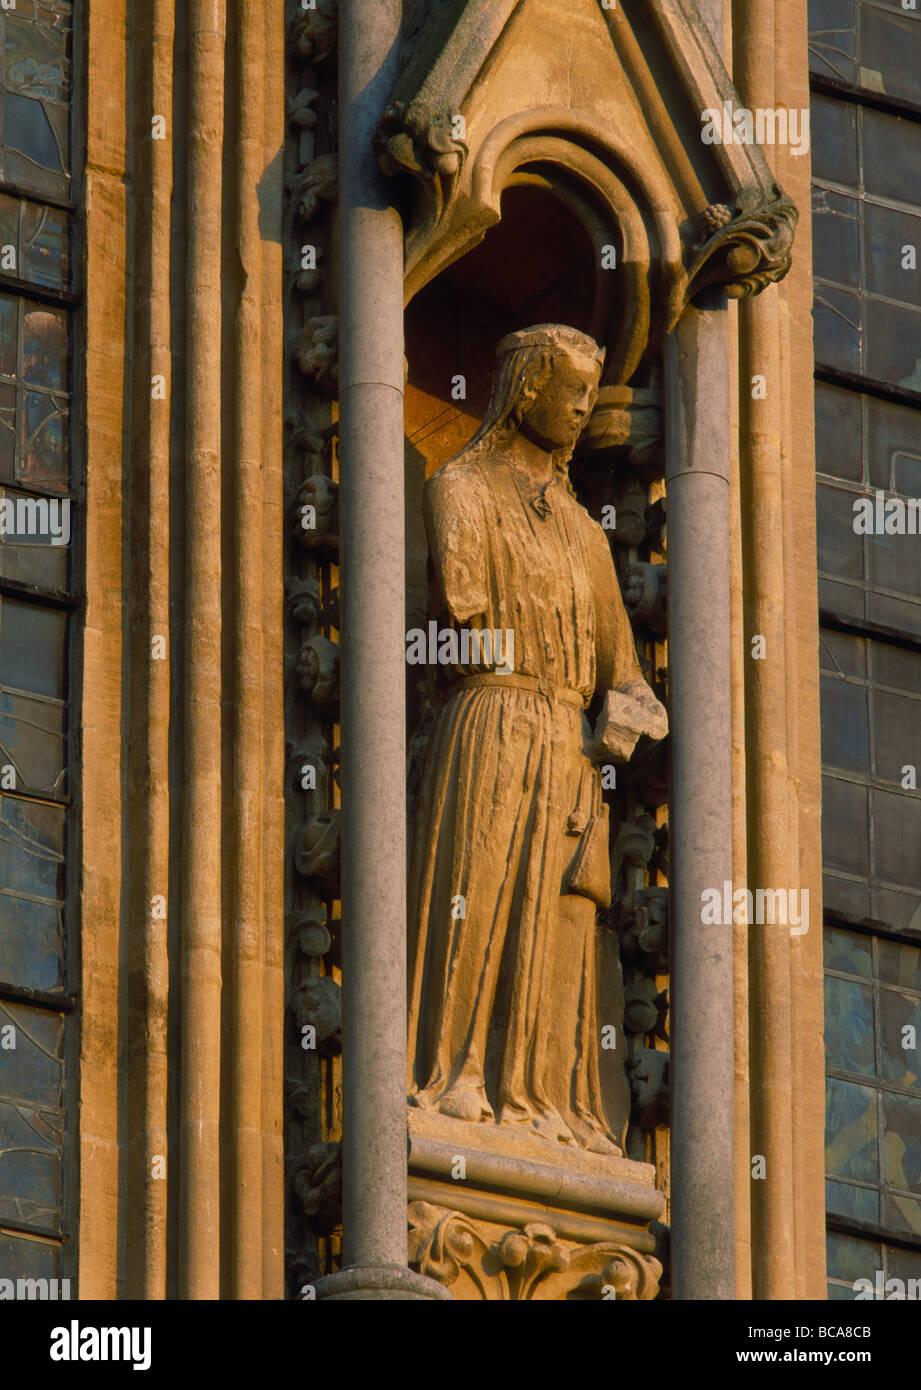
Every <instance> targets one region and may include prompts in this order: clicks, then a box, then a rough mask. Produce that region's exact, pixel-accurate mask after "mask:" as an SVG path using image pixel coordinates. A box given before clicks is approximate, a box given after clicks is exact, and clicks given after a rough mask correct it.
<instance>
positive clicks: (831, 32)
mask: <svg viewBox="0 0 921 1390" xmlns="http://www.w3.org/2000/svg"><path fill="white" fill-rule="evenodd" d="M856 58H857V21H856V16H855V13H854V0H809V68H810V71H811V72H817V73H821V74H822V75H823V76H825V77H835V78H837V79H838V80H839V81H841V82H854V81H855V78H856V72H857V62H856Z"/></svg>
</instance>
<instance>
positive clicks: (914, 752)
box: [870, 689, 921, 852]
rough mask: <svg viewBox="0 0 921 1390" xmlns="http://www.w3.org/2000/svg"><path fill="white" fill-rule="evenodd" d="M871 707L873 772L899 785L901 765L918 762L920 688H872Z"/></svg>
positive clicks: (920, 711) (880, 777)
mask: <svg viewBox="0 0 921 1390" xmlns="http://www.w3.org/2000/svg"><path fill="white" fill-rule="evenodd" d="M870 707H871V709H872V711H873V747H874V754H873V768H874V772H875V774H876V776H877V777H878V778H879V779H880V780H881V781H883V782H895V783H897V784H901V783H902V781H903V778H904V768H905V767H906V766H908V765H912V759H914V760H916V761H921V757H919V755H921V689H919V691H918V693H917V694H916V695H914V696H910V695H895V694H893V693H892V692H891V691H888V690H871V692H870ZM906 828H907V827H906ZM918 849H919V852H921V845H919V846H918Z"/></svg>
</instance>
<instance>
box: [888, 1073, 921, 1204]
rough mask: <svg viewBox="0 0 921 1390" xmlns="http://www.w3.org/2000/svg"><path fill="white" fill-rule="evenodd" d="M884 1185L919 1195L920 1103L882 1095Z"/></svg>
mask: <svg viewBox="0 0 921 1390" xmlns="http://www.w3.org/2000/svg"><path fill="white" fill-rule="evenodd" d="M882 1100H883V1124H884V1152H885V1163H886V1182H887V1183H888V1185H889V1186H890V1187H897V1188H900V1189H901V1190H902V1191H903V1192H909V1193H912V1192H915V1193H921V1099H915V1098H914V1097H912V1096H900V1095H895V1094H894V1093H892V1092H886V1091H884V1092H883V1096H882Z"/></svg>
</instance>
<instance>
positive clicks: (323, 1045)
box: [291, 975, 342, 1057]
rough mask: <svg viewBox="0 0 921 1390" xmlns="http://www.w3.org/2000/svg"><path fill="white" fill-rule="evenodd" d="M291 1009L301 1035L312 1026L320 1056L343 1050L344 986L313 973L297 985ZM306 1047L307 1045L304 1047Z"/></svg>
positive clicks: (314, 1044)
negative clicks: (342, 987) (342, 988)
mask: <svg viewBox="0 0 921 1390" xmlns="http://www.w3.org/2000/svg"><path fill="white" fill-rule="evenodd" d="M291 1002H292V1010H293V1013H294V1020H295V1023H296V1025H297V1032H298V1036H299V1037H300V1038H302V1039H303V1038H304V1037H305V1033H304V1030H305V1029H306V1028H312V1029H313V1030H314V1033H313V1035H312V1037H310V1038H309V1041H310V1042H312V1044H313V1046H314V1047H315V1048H316V1050H317V1052H318V1053H320V1055H321V1056H324V1057H331V1056H336V1055H337V1054H338V1053H340V1052H341V1051H342V990H341V989H340V987H339V985H337V984H336V981H335V980H331V979H330V978H329V977H328V976H327V975H311V976H310V978H309V979H307V980H305V981H304V982H303V984H301V985H298V987H297V989H296V990H295V991H294V993H293V996H292V1001H291ZM305 1050H307V1049H305Z"/></svg>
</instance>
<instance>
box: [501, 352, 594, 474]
mask: <svg viewBox="0 0 921 1390" xmlns="http://www.w3.org/2000/svg"><path fill="white" fill-rule="evenodd" d="M600 377H601V364H600V363H599V362H596V361H595V360H594V358H591V357H582V356H570V355H569V354H568V353H566V354H563V353H560V354H559V356H557V357H556V358H555V359H554V363H553V370H552V372H551V374H550V378H549V380H548V381H547V382H546V384H545V385H544V386H542V387H541V389H540V391H539V392H538V394H537V396H535V398H534V400H533V401H532V402H531V404H530V406H529V407H528V410H527V412H526V414H525V415H524V417H523V418H522V421H521V433H522V434H523V435H525V437H526V438H528V439H530V440H532V441H533V442H534V443H535V444H539V445H540V446H541V448H542V449H547V450H550V449H571V448H572V447H573V445H574V444H575V442H576V440H577V439H578V438H579V435H580V434H581V433H582V430H583V429H584V427H585V423H586V421H587V420H588V417H589V415H590V414H591V413H592V408H593V406H594V404H595V400H596V399H597V396H598V382H599V379H600Z"/></svg>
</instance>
